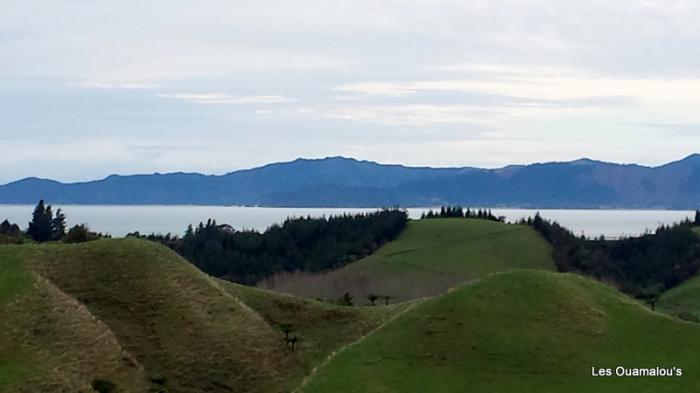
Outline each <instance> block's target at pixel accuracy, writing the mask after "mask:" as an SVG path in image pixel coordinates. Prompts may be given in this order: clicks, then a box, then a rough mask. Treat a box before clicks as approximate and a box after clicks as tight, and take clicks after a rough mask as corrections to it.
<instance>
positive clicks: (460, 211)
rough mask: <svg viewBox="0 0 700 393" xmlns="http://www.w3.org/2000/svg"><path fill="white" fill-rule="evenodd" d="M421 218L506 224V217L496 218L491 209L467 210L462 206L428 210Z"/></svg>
mask: <svg viewBox="0 0 700 393" xmlns="http://www.w3.org/2000/svg"><path fill="white" fill-rule="evenodd" d="M421 218H422V219H425V218H477V219H481V220H489V221H498V222H504V221H505V220H506V218H505V217H503V216H499V217H496V216H495V215H493V213H492V212H491V209H476V210H472V209H470V208H467V209H466V210H465V209H464V208H462V206H441V207H440V211H433V210H432V209H431V210H428V212H427V213H423V214H421Z"/></svg>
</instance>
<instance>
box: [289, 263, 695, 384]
mask: <svg viewBox="0 0 700 393" xmlns="http://www.w3.org/2000/svg"><path fill="white" fill-rule="evenodd" d="M698 351H700V329H699V328H698V327H697V326H696V325H694V324H690V323H686V322H682V321H679V320H676V319H673V318H669V317H666V316H664V315H661V314H658V313H652V312H651V311H649V310H648V309H647V308H645V307H643V306H642V305H640V304H639V303H637V302H635V301H633V300H631V299H629V298H627V297H626V296H624V295H622V294H620V293H618V292H616V291H615V290H613V289H610V288H608V287H605V286H603V285H601V284H599V283H597V282H594V281H591V280H588V279H585V278H582V277H579V276H574V275H570V274H554V273H548V272H540V271H515V272H509V273H502V274H496V275H492V276H489V277H487V278H485V279H483V280H481V281H478V282H476V283H473V284H471V285H468V286H465V287H462V288H459V289H457V290H454V291H451V292H450V293H447V294H445V295H443V296H441V297H438V298H434V299H431V300H428V301H425V302H424V303H422V304H420V305H418V306H417V307H416V308H414V309H413V310H411V311H409V312H407V313H405V314H403V315H402V316H400V317H398V318H397V319H395V320H394V321H392V322H390V323H389V324H387V325H386V326H385V327H384V328H382V329H380V330H379V331H377V332H376V333H375V334H372V335H370V336H368V337H367V338H366V339H364V340H362V341H360V342H359V343H357V344H355V345H354V346H352V347H350V348H348V349H347V350H346V351H344V352H342V353H341V354H339V355H338V356H337V357H335V359H334V360H333V361H332V362H330V363H329V364H328V365H327V366H326V367H324V368H322V369H321V370H319V372H318V373H317V374H316V376H315V377H314V378H313V379H312V380H311V381H310V383H309V384H308V385H307V386H306V387H305V388H304V390H303V391H304V392H330V391H333V392H363V393H364V392H388V391H400V392H408V393H410V392H426V391H430V392H462V391H464V389H465V387H468V388H469V390H470V391H474V392H516V391H517V392H562V391H566V392H638V391H654V392H688V391H697V390H698V389H699V388H700V373H698V372H697V370H698V369H700V358H698V357H697V353H698ZM618 365H623V366H627V367H655V366H661V367H673V366H676V367H682V368H683V369H684V370H685V374H684V376H683V377H680V378H648V377H647V378H616V377H612V378H593V377H591V367H594V366H595V367H612V368H614V367H616V366H618Z"/></svg>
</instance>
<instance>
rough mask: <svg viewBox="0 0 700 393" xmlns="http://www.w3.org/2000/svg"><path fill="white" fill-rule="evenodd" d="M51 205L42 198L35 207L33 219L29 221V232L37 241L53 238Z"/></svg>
mask: <svg viewBox="0 0 700 393" xmlns="http://www.w3.org/2000/svg"><path fill="white" fill-rule="evenodd" d="M52 215H53V214H52V213H51V206H49V207H48V209H47V207H46V206H45V205H44V200H43V199H42V200H40V201H39V203H38V204H37V205H36V207H35V208H34V213H33V214H32V221H31V222H30V223H29V228H28V229H27V234H28V235H29V236H31V237H32V239H34V240H35V241H37V242H45V241H48V240H51V234H52V231H51V221H52V219H53V217H52Z"/></svg>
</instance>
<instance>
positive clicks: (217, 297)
mask: <svg viewBox="0 0 700 393" xmlns="http://www.w3.org/2000/svg"><path fill="white" fill-rule="evenodd" d="M40 254H41V256H40V258H36V259H34V260H33V261H32V264H33V266H34V268H35V269H36V270H37V271H38V272H39V273H40V274H41V275H42V276H44V277H46V278H47V279H48V280H50V281H51V282H53V283H55V285H56V286H57V287H59V288H60V289H61V290H62V291H64V292H66V293H67V294H69V295H70V296H72V297H74V298H75V299H77V300H78V301H79V302H80V303H82V304H85V305H86V307H87V308H88V309H89V310H90V312H91V313H92V314H94V315H95V316H96V318H98V319H99V320H100V321H102V322H103V323H105V324H106V325H107V326H109V327H110V329H111V330H112V331H113V332H114V334H115V336H116V337H117V339H118V340H119V342H120V343H121V344H122V345H123V346H124V348H125V349H126V350H127V351H128V352H129V353H131V354H133V356H134V357H135V358H136V359H137V360H138V362H139V363H140V364H142V365H143V367H144V368H145V369H146V370H147V372H148V377H149V379H151V380H152V381H153V382H154V384H155V385H162V386H163V387H164V388H165V390H167V391H169V392H200V391H211V392H225V391H250V390H251V389H253V387H255V388H256V389H257V391H276V390H278V389H280V387H283V386H285V385H286V383H287V381H289V380H291V379H292V376H293V375H294V374H295V373H300V372H301V368H300V365H299V364H298V362H297V361H296V359H295V358H294V356H293V355H292V354H291V353H289V351H287V350H286V348H285V346H284V342H283V340H281V338H280V337H279V334H278V332H277V331H276V330H275V329H273V328H272V327H271V326H269V325H268V324H267V323H265V321H264V320H263V319H262V318H260V317H259V316H258V315H257V314H255V313H254V312H252V311H250V310H249V309H248V308H246V307H244V306H243V305H242V304H241V303H240V302H238V301H237V300H236V299H234V298H233V297H232V296H230V294H228V293H227V292H226V291H224V290H223V289H222V288H221V287H220V286H219V285H218V284H217V283H216V282H215V281H214V280H213V279H211V278H209V277H207V276H205V275H204V274H202V273H201V272H199V271H198V270H196V269H195V268H194V267H193V266H192V265H190V264H188V263H186V262H185V261H183V260H182V259H180V258H179V257H177V256H176V255H175V254H174V253H172V252H171V251H170V250H168V249H166V248H165V247H162V246H159V245H156V244H155V243H151V242H147V241H142V240H135V239H126V240H100V241H96V242H90V243H83V244H80V245H73V246H66V245H46V246H42V247H41V248H40Z"/></svg>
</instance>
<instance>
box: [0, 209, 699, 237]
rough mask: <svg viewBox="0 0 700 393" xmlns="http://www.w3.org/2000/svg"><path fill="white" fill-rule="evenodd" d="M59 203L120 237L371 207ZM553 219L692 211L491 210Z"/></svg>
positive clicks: (671, 217)
mask: <svg viewBox="0 0 700 393" xmlns="http://www.w3.org/2000/svg"><path fill="white" fill-rule="evenodd" d="M57 207H61V208H62V209H63V211H64V212H65V214H66V216H67V218H68V224H69V225H74V224H82V223H84V224H87V225H88V226H89V227H90V228H91V229H93V230H95V231H98V232H104V233H110V234H112V235H113V236H117V237H120V236H124V235H126V234H127V233H129V232H133V231H139V232H141V233H152V232H154V233H163V234H165V233H172V234H178V235H180V234H182V233H184V231H185V228H187V225H189V224H194V225H196V224H197V223H199V222H200V221H206V220H207V219H209V218H213V219H216V221H217V222H218V223H220V224H223V223H226V224H230V225H232V226H233V227H234V228H236V229H255V230H259V231H262V230H265V229H266V228H267V227H269V226H270V225H272V224H275V223H280V222H282V221H284V220H285V219H286V218H287V217H300V216H304V217H305V216H312V217H321V216H324V215H325V216H328V215H333V214H342V213H357V212H371V211H375V210H376V209H331V208H267V207H239V206H82V205H67V206H54V211H55V209H56V208H57ZM33 208H34V207H33V206H29V205H0V220H3V219H9V220H10V221H11V222H16V223H18V224H19V225H20V226H21V227H22V228H26V226H27V223H28V222H29V220H30V218H31V213H32V210H33ZM427 210H428V209H427V208H424V209H423V208H413V209H408V212H409V215H410V217H411V218H419V217H420V215H421V213H423V212H424V211H427ZM538 211H539V212H540V214H541V215H542V216H543V217H545V218H548V219H552V220H556V221H558V222H559V223H560V224H562V225H564V226H566V227H567V228H569V229H571V230H572V231H573V232H574V233H576V234H577V235H580V234H585V235H586V236H595V237H597V236H600V235H603V236H606V237H613V238H614V237H620V236H636V235H640V234H642V233H644V232H645V231H651V230H654V229H656V228H657V227H658V226H659V225H661V224H672V223H675V222H678V221H681V220H683V219H685V218H687V217H691V216H693V215H694V212H691V211H675V210H558V209H557V210H550V209H540V210H531V209H493V212H494V214H495V215H502V216H505V217H506V218H507V220H508V221H514V220H518V219H520V218H522V217H529V216H533V215H534V214H535V213H536V212H538Z"/></svg>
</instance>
